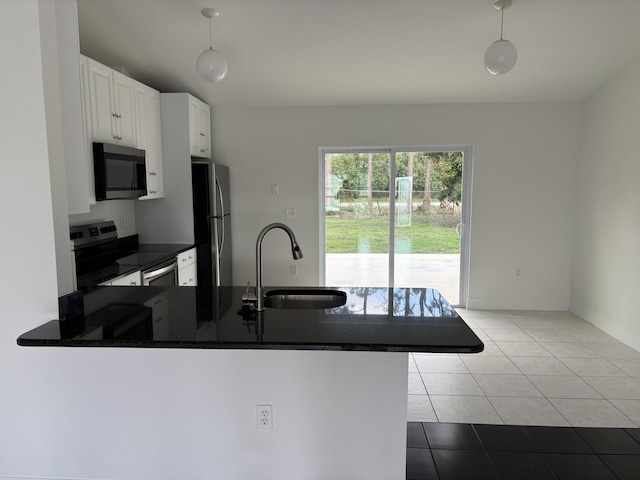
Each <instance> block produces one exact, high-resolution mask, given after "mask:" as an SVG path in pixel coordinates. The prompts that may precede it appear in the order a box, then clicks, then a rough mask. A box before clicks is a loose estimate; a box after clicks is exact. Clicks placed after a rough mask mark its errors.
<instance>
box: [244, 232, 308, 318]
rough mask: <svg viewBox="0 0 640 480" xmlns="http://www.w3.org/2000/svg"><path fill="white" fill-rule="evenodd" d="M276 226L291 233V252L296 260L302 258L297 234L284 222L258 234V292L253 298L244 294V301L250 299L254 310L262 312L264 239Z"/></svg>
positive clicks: (288, 233)
mask: <svg viewBox="0 0 640 480" xmlns="http://www.w3.org/2000/svg"><path fill="white" fill-rule="evenodd" d="M274 228H280V229H282V230H284V231H285V232H287V235H289V240H290V241H291V253H292V254H293V259H294V260H300V259H301V258H302V250H300V246H299V245H298V242H297V240H296V236H295V235H294V234H293V231H292V230H291V229H290V228H289V227H287V226H286V225H285V224H284V223H271V224H269V225H267V226H266V227H264V228H263V229H262V231H261V232H260V234H259V235H258V239H257V240H256V294H255V299H254V298H252V296H251V295H247V294H245V295H243V296H242V299H243V302H245V301H248V302H251V303H254V304H255V308H254V310H255V311H257V312H261V311H263V310H264V287H263V285H262V239H263V238H264V236H265V235H266V234H267V232H269V231H270V230H273V229H274Z"/></svg>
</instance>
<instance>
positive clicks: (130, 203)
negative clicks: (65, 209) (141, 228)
mask: <svg viewBox="0 0 640 480" xmlns="http://www.w3.org/2000/svg"><path fill="white" fill-rule="evenodd" d="M136 201H137V200H104V201H101V202H96V203H95V204H94V205H91V206H90V207H89V213H79V214H76V215H69V224H70V225H83V224H85V223H91V222H104V221H107V220H113V221H114V222H115V224H116V227H117V229H118V237H120V238H122V237H126V236H128V235H134V234H135V233H137V232H136V209H135V204H134V202H136Z"/></svg>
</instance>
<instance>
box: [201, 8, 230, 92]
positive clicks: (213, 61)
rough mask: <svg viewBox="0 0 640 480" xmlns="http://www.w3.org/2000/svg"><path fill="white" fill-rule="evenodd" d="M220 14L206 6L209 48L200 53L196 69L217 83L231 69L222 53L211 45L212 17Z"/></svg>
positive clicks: (207, 79)
mask: <svg viewBox="0 0 640 480" xmlns="http://www.w3.org/2000/svg"><path fill="white" fill-rule="evenodd" d="M219 15H220V13H218V11H217V10H214V9H213V8H204V9H203V10H202V16H203V17H207V18H208V19H209V48H208V49H207V50H205V51H204V52H202V53H201V54H200V55H198V60H197V61H196V70H197V71H198V75H200V76H201V77H202V78H203V79H205V80H206V81H207V82H211V83H216V82H219V81H220V80H222V79H223V78H224V77H225V76H226V75H227V71H229V65H228V64H227V61H226V60H225V58H224V57H223V56H222V54H221V53H220V52H219V51H217V50H214V49H213V47H212V46H211V19H212V18H217V17H218V16H219Z"/></svg>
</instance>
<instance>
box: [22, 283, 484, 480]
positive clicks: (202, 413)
mask: <svg viewBox="0 0 640 480" xmlns="http://www.w3.org/2000/svg"><path fill="white" fill-rule="evenodd" d="M340 290H342V291H344V292H346V293H347V301H346V304H345V305H343V306H342V307H336V308H332V309H326V310H285V309H273V308H267V309H266V311H265V312H264V314H263V320H262V321H261V322H260V321H258V320H256V319H255V318H253V317H251V316H246V315H245V317H244V318H243V316H242V315H241V314H239V313H238V310H240V309H241V307H242V302H241V297H242V293H243V292H244V291H245V288H244V287H233V288H230V289H223V290H222V292H221V293H222V294H221V296H219V297H218V296H212V295H211V292H210V291H209V290H207V289H202V288H200V287H193V288H180V287H104V288H100V289H97V290H96V291H94V292H92V293H91V294H89V295H87V296H86V297H85V303H84V307H85V315H84V317H78V318H76V319H71V321H69V320H63V321H60V320H53V321H51V322H48V323H46V324H44V325H42V326H40V327H38V328H36V329H34V330H31V331H30V332H27V333H25V334H23V335H21V336H20V337H19V339H18V344H19V345H23V346H37V347H43V346H49V347H54V346H55V347H60V346H63V347H107V348H83V350H85V351H89V352H103V353H102V354H103V355H108V356H110V357H112V358H114V359H115V358H116V356H117V357H119V358H121V357H123V356H124V357H126V358H127V359H129V361H131V362H132V364H131V368H132V369H133V371H135V370H136V368H137V365H138V364H139V363H145V362H146V363H149V362H151V364H153V363H154V362H157V361H158V360H159V357H158V356H157V355H156V354H155V352H159V351H160V350H163V351H166V350H167V349H169V350H170V351H171V352H175V354H173V355H172V358H174V362H176V365H167V364H166V363H164V364H163V363H162V362H159V363H158V367H157V368H161V369H163V370H165V369H169V370H168V372H171V373H173V372H174V370H175V369H178V370H177V371H179V372H180V376H181V377H182V378H183V380H181V381H179V382H177V383H176V380H175V379H174V380H168V381H169V383H168V384H167V388H166V389H163V392H164V396H169V397H170V398H172V399H173V400H172V403H167V402H168V401H165V400H164V399H162V398H161V399H159V401H160V402H161V404H162V405H164V409H165V410H166V409H167V408H171V407H170V405H176V406H180V405H182V407H179V408H178V411H180V412H183V413H182V414H181V415H179V416H178V417H177V418H176V417H175V415H176V414H175V413H173V415H171V416H169V417H166V416H164V415H163V410H157V411H156V410H154V412H155V414H154V417H153V418H155V415H160V418H162V419H163V421H169V422H170V423H175V422H178V424H179V425H180V426H179V432H182V431H183V430H184V432H185V433H184V435H183V434H182V433H179V434H177V436H175V437H174V438H172V440H171V443H172V444H176V445H178V444H181V445H183V446H184V445H190V446H191V447H190V448H192V449H193V448H195V449H196V450H195V451H193V450H192V452H193V453H190V454H189V455H188V458H189V459H190V461H192V462H193V463H192V464H188V466H185V464H184V463H182V464H181V465H179V466H178V467H176V468H181V469H182V470H183V474H182V478H228V479H245V478H267V479H271V478H273V479H276V478H278V479H294V478H295V479H316V478H332V479H365V478H366V479H380V480H383V479H384V480H389V479H402V478H404V477H405V461H406V422H407V390H408V379H407V360H408V353H407V352H435V353H453V352H459V353H474V352H480V351H482V349H483V344H482V342H481V341H480V339H478V337H477V336H476V335H475V334H474V333H473V331H472V330H471V329H470V328H469V327H468V326H467V325H466V324H465V323H464V321H463V320H462V319H461V318H460V317H459V316H458V315H457V313H456V312H455V310H454V309H453V308H452V307H451V306H450V305H449V303H448V302H447V301H446V300H445V299H444V298H443V297H442V296H441V295H440V294H439V292H438V291H436V290H432V289H418V288H416V289H413V288H411V289H407V288H396V289H389V288H367V287H351V288H347V287H345V288H340ZM211 302H212V303H213V305H215V308H214V311H213V314H212V313H207V305H209V304H210V303H211ZM203 305H204V307H203ZM207 315H209V316H207ZM109 347H132V348H109ZM135 347H151V348H135ZM65 350H66V351H68V352H69V355H71V356H72V357H73V353H74V349H72V348H70V349H65ZM111 352H113V353H111ZM203 363H204V364H205V365H209V366H210V370H211V374H210V378H208V377H206V376H205V377H203V376H201V375H200V376H197V375H196V376H195V377H193V378H192V375H193V374H192V371H191V370H190V369H189V365H194V367H195V366H196V365H198V367H197V369H200V366H201V365H202V364H203ZM256 372H260V374H259V375H257V374H256ZM171 373H169V376H168V379H170V378H171V377H172V375H171ZM123 375H125V377H127V374H126V373H123ZM173 376H175V374H174V375H173ZM133 378H135V379H136V380H135V382H137V383H134V384H133V385H134V387H135V386H137V387H138V388H141V389H143V390H144V389H145V388H146V387H145V381H144V378H138V377H136V376H135V375H134V377H133ZM82 381H85V380H82ZM90 381H92V382H95V381H96V379H90ZM256 392H257V393H256ZM151 398H152V397H150V399H151ZM234 399H235V400H234ZM175 402H178V403H177V404H176V403H175ZM155 404H156V401H155V400H154V401H153V403H152V404H150V406H149V405H148V406H145V407H142V406H132V408H135V409H141V410H140V412H141V413H139V414H138V415H144V417H145V418H146V417H148V416H149V415H150V414H149V413H143V412H146V411H147V409H148V408H152V409H154V408H155ZM206 404H210V405H215V409H214V410H211V409H210V408H205V405H206ZM258 404H268V405H272V406H273V428H272V429H271V430H262V429H258V428H257V427H256V405H258ZM191 412H194V413H193V414H192V413H191ZM191 417H193V418H191ZM151 418H152V417H149V420H150V421H151ZM214 419H215V420H214ZM114 428H115V427H114ZM173 428H174V429H175V428H176V426H174V427H173ZM114 431H115V430H114ZM111 434H112V435H113V434H114V433H113V432H112V433H111ZM196 437H197V438H201V439H202V438H203V437H204V438H207V439H208V440H207V441H206V442H205V443H202V441H201V442H200V443H199V444H198V445H197V446H196V445H195V444H193V443H192V442H191V440H190V438H196ZM220 438H224V439H225V440H224V442H221V441H220V440H218V439H220ZM208 444H212V445H213V444H215V445H216V446H217V448H207V445H208ZM127 448H128V449H130V450H131V451H127V452H126V456H127V457H131V458H144V459H145V462H143V463H145V464H146V465H148V464H149V462H153V461H154V458H156V457H154V455H153V454H152V453H150V452H149V449H148V448H147V447H146V446H144V445H138V444H136V443H135V442H129V443H128V447H127ZM108 449H109V452H106V453H104V455H103V456H104V457H106V458H108V457H109V456H110V455H122V454H125V453H124V451H123V450H122V448H120V447H119V446H118V444H117V442H116V443H114V444H112V445H111V444H110V445H109V447H108ZM187 451H189V450H187ZM205 452H206V453H205ZM242 452H251V457H250V458H249V457H245V456H243V454H242ZM228 458H237V459H238V461H237V463H236V462H229V461H226V462H225V461H223V460H224V459H228ZM216 460H219V463H216ZM230 463H231V464H233V467H232V468H231V467H229V465H230ZM216 464H217V465H224V466H225V468H222V467H220V468H222V470H220V469H216ZM103 467H104V468H108V469H109V470H108V473H109V475H110V478H126V477H130V476H131V472H130V470H128V469H127V467H126V466H121V465H118V466H115V465H113V464H107V463H105V464H104V465H103ZM145 468H148V470H144V469H143V470H139V471H137V472H136V478H144V479H147V478H148V479H151V478H154V474H155V475H157V470H155V471H154V468H153V467H145ZM184 469H186V473H185V472H184ZM174 473H177V472H174ZM166 475H167V476H166V477H163V478H172V477H171V473H167V474H166ZM91 478H94V477H91ZM95 478H98V477H95ZM155 478H157V476H156V477H155Z"/></svg>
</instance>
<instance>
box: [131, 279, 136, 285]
mask: <svg viewBox="0 0 640 480" xmlns="http://www.w3.org/2000/svg"><path fill="white" fill-rule="evenodd" d="M137 284H138V282H136V281H135V280H134V281H133V282H129V285H137Z"/></svg>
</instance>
